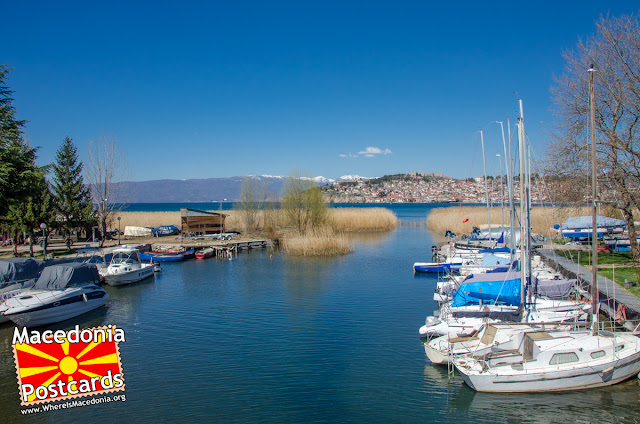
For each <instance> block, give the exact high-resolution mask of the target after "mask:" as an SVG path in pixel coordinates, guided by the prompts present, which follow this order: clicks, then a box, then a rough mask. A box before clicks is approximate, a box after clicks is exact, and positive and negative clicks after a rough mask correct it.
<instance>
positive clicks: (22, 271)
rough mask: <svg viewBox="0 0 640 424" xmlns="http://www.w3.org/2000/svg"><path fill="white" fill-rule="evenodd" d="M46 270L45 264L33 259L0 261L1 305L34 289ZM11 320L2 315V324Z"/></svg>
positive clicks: (0, 320)
mask: <svg viewBox="0 0 640 424" xmlns="http://www.w3.org/2000/svg"><path fill="white" fill-rule="evenodd" d="M43 268H44V262H43V261H40V260H38V259H33V258H8V259H2V260H0V304H2V303H3V302H4V301H5V300H7V299H10V298H12V297H15V296H17V295H19V294H21V293H23V292H24V291H26V290H28V289H30V288H31V287H33V285H34V284H35V283H36V280H35V279H36V278H38V275H40V272H41V271H42V269H43ZM7 321H9V318H7V317H5V316H4V315H0V323H3V322H7Z"/></svg>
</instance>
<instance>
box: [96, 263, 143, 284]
mask: <svg viewBox="0 0 640 424" xmlns="http://www.w3.org/2000/svg"><path fill="white" fill-rule="evenodd" d="M154 269H155V266H154V265H152V264H141V267H140V268H135V269H132V270H130V271H123V272H119V273H116V274H105V275H104V281H105V282H106V283H107V284H109V285H110V286H121V285H124V284H132V283H137V282H138V281H142V280H144V279H147V278H149V277H151V276H152V275H153V273H154Z"/></svg>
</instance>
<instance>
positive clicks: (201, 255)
mask: <svg viewBox="0 0 640 424" xmlns="http://www.w3.org/2000/svg"><path fill="white" fill-rule="evenodd" d="M214 253H215V250H213V247H205V248H204V249H200V250H198V251H197V252H196V259H206V258H210V257H212V256H213V254H214Z"/></svg>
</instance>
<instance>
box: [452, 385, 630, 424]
mask: <svg viewBox="0 0 640 424" xmlns="http://www.w3.org/2000/svg"><path fill="white" fill-rule="evenodd" d="M463 386H464V389H462V388H461V390H459V392H458V393H456V398H457V399H458V400H462V402H457V403H456V407H457V408H461V407H463V406H466V409H468V412H469V413H470V416H494V417H495V416H498V417H504V418H509V419H514V420H516V421H517V422H526V423H558V422H638V421H639V420H640V404H639V399H638V380H637V379H635V378H634V379H632V380H629V381H627V382H624V383H621V384H617V385H615V386H610V387H603V388H600V389H590V390H582V391H573V392H558V393H530V394H524V393H523V394H516V393H514V394H504V393H503V394H497V393H477V392H475V391H474V390H473V389H471V388H469V387H468V386H466V385H465V384H463Z"/></svg>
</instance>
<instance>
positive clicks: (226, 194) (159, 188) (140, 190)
mask: <svg viewBox="0 0 640 424" xmlns="http://www.w3.org/2000/svg"><path fill="white" fill-rule="evenodd" d="M249 177H251V178H255V179H257V180H259V181H265V182H266V183H267V185H268V187H269V190H270V191H271V192H272V193H274V194H276V195H278V196H279V195H280V194H281V193H282V188H283V186H284V182H285V181H286V179H287V177H282V176H273V175H250V176H249ZM244 178H245V177H244V176H237V177H226V178H205V179H191V180H152V181H125V182H121V183H118V190H119V196H118V198H119V199H118V200H119V201H121V202H123V203H184V202H211V201H220V200H228V201H234V200H237V199H238V198H239V197H240V188H241V187H242V181H243V180H244ZM357 178H362V177H357V176H353V175H345V176H342V177H340V179H339V180H351V179H357ZM311 179H312V180H313V181H315V182H316V183H317V184H318V185H320V186H322V185H327V184H332V183H333V182H334V181H335V180H332V179H329V178H325V177H321V176H319V177H314V178H311Z"/></svg>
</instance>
